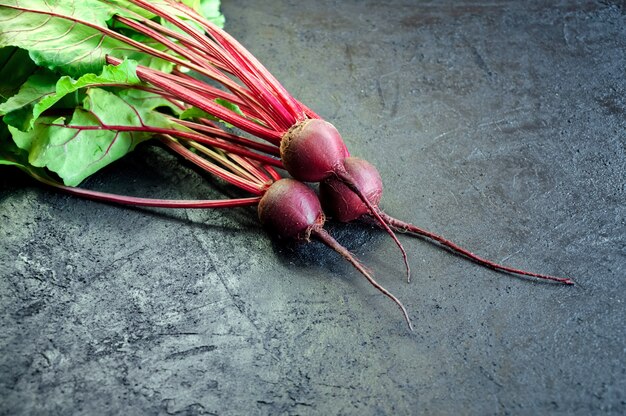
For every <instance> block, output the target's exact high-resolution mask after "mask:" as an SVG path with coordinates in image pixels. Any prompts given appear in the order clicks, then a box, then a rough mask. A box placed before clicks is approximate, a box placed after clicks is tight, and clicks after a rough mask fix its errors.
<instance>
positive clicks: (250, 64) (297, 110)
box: [168, 1, 303, 121]
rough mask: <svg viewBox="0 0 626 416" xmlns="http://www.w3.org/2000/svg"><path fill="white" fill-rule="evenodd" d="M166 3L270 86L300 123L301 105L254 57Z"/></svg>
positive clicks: (223, 34) (211, 27) (226, 36)
mask: <svg viewBox="0 0 626 416" xmlns="http://www.w3.org/2000/svg"><path fill="white" fill-rule="evenodd" d="M168 3H169V4H170V5H171V6H172V7H175V8H177V9H178V10H180V11H182V12H184V13H185V14H186V15H187V16H189V17H190V18H192V19H193V20H194V21H195V22H196V23H198V24H200V25H201V26H202V27H203V28H204V29H205V30H206V31H207V32H208V33H210V34H211V36H213V38H214V39H215V40H216V41H217V42H218V43H219V44H220V45H221V46H222V47H223V48H225V49H226V50H228V51H229V52H230V53H231V55H232V56H234V57H235V58H236V59H237V60H238V61H239V63H240V64H244V65H245V66H246V68H248V69H249V70H252V71H253V72H254V73H255V74H257V75H258V76H259V77H260V78H261V79H262V80H264V81H265V82H266V83H267V84H268V85H270V86H271V87H272V89H273V90H274V92H275V93H276V94H277V96H278V97H279V99H280V100H281V102H282V103H283V104H284V105H285V106H286V107H287V108H288V109H289V111H290V112H291V114H293V115H294V116H295V117H296V118H297V119H298V121H301V119H300V118H299V117H301V116H302V113H303V111H302V105H301V103H299V102H298V101H297V100H296V99H294V98H293V97H292V96H291V94H289V92H287V90H286V89H285V88H284V87H283V86H282V85H281V84H280V83H279V82H278V80H276V78H275V77H274V76H273V75H272V74H271V73H270V72H269V71H268V70H267V69H266V68H265V67H264V66H263V65H262V64H261V63H260V62H259V61H258V60H257V59H256V58H255V57H254V55H252V54H251V53H250V52H249V51H248V50H247V49H246V48H244V47H243V46H242V45H241V44H240V43H239V42H238V41H237V40H236V39H235V38H233V37H232V36H231V35H229V34H228V33H226V32H225V31H224V30H222V29H220V28H219V27H217V26H216V25H215V24H213V23H212V22H210V21H208V20H206V19H205V18H204V17H202V16H200V15H199V14H198V13H197V12H195V11H194V10H193V9H191V8H189V7H187V6H185V5H184V4H181V3H178V2H174V1H168Z"/></svg>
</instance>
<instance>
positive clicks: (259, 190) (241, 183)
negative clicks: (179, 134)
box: [161, 137, 265, 195]
mask: <svg viewBox="0 0 626 416" xmlns="http://www.w3.org/2000/svg"><path fill="white" fill-rule="evenodd" d="M161 143H163V144H164V145H165V146H167V147H168V148H169V149H171V150H173V151H174V152H176V153H178V154H179V155H180V156H182V157H183V158H185V159H187V160H188V161H190V162H191V163H193V164H195V165H197V166H199V167H201V168H202V169H204V170H205V171H207V172H210V173H212V174H214V175H215V176H217V177H219V178H222V179H224V180H225V181H227V182H228V183H230V184H233V185H235V186H237V187H239V188H241V189H243V190H245V191H248V192H250V193H252V194H255V195H262V194H263V192H264V191H265V189H264V186H262V185H260V184H257V183H255V182H251V181H249V180H247V179H244V178H242V177H240V176H238V175H236V174H233V173H231V172H228V171H227V170H225V169H223V168H220V167H219V166H217V165H215V164H213V163H211V162H209V161H208V160H206V159H205V158H203V157H201V156H198V155H197V154H195V153H194V152H192V151H190V150H189V149H187V148H186V147H185V146H183V145H182V144H180V143H178V142H177V141H174V140H172V139H171V138H167V137H164V138H161Z"/></svg>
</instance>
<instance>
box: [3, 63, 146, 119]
mask: <svg viewBox="0 0 626 416" xmlns="http://www.w3.org/2000/svg"><path fill="white" fill-rule="evenodd" d="M136 67H137V64H136V62H134V61H124V62H122V63H121V64H120V65H118V66H115V65H106V66H105V67H104V68H103V69H102V73H101V74H100V75H96V74H86V75H83V76H82V77H80V78H78V79H77V80H74V79H72V78H71V77H69V76H63V77H61V78H58V76H57V75H55V74H53V73H52V72H50V71H42V72H40V73H37V74H35V75H33V76H31V77H30V78H29V79H28V80H27V81H26V82H25V83H24V85H22V88H20V90H19V92H18V93H17V94H16V95H14V96H13V97H11V98H9V100H7V102H5V103H4V104H0V115H5V114H6V117H5V122H6V123H7V124H8V125H10V126H13V127H17V128H18V129H20V130H22V131H26V130H29V129H31V128H32V127H33V125H34V123H35V120H36V119H37V117H39V116H40V115H41V114H42V113H43V112H44V111H46V110H47V109H49V108H51V107H52V106H54V105H55V104H56V103H58V102H59V101H60V100H62V99H63V98H65V97H66V96H68V95H69V94H72V93H74V92H76V91H78V90H79V89H81V88H87V87H92V86H105V85H120V84H127V85H134V84H139V83H140V82H141V81H140V80H139V78H138V77H137V74H136V72H135V69H136ZM57 79H58V80H57ZM73 104H74V105H72V107H74V106H75V105H76V104H78V102H76V101H74V102H73Z"/></svg>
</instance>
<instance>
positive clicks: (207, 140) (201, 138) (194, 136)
mask: <svg viewBox="0 0 626 416" xmlns="http://www.w3.org/2000/svg"><path fill="white" fill-rule="evenodd" d="M50 125H51V126H56V127H62V128H66V129H73V130H81V131H83V130H111V131H139V132H145V133H154V134H169V135H172V136H176V137H179V138H182V139H187V140H195V141H197V142H199V143H204V144H208V145H210V146H215V147H219V148H221V149H224V150H226V151H229V152H232V153H236V154H239V155H242V156H246V157H249V158H251V159H256V160H258V161H260V162H263V163H266V164H269V165H273V166H276V167H279V168H280V167H282V162H281V161H280V160H279V159H275V158H273V157H269V156H265V155H261V154H258V153H255V152H252V151H250V150H248V149H247V148H245V147H242V146H237V145H233V144H230V143H227V142H225V141H223V140H219V139H214V138H212V137H209V136H206V135H203V134H199V133H194V132H189V131H182V130H174V129H164V128H159V127H152V126H118V125H111V124H104V123H102V122H101V125H99V126H78V125H67V124H54V123H53V124H50Z"/></svg>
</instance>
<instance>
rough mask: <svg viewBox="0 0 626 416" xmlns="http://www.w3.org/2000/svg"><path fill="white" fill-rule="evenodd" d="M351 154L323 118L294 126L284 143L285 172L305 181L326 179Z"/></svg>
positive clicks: (282, 150) (283, 159) (337, 133)
mask: <svg viewBox="0 0 626 416" xmlns="http://www.w3.org/2000/svg"><path fill="white" fill-rule="evenodd" d="M349 155H350V154H349V153H348V149H347V148H346V145H345V144H344V142H343V140H342V138H341V135H340V134H339V132H338V131H337V129H336V128H335V126H333V125H332V124H330V123H329V122H327V121H324V120H320V119H311V120H305V121H303V122H300V123H298V124H296V125H294V126H293V127H292V128H290V129H289V131H287V133H285V135H284V136H283V139H282V140H281V143H280V157H281V159H282V161H283V165H285V169H287V171H288V172H289V173H290V174H291V176H293V177H294V178H295V179H298V180H300V181H303V182H320V181H322V180H324V179H326V178H327V177H328V176H330V175H332V174H333V172H334V171H335V170H336V167H337V166H338V165H339V164H341V162H342V161H343V159H344V158H346V157H348V156H349Z"/></svg>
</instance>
